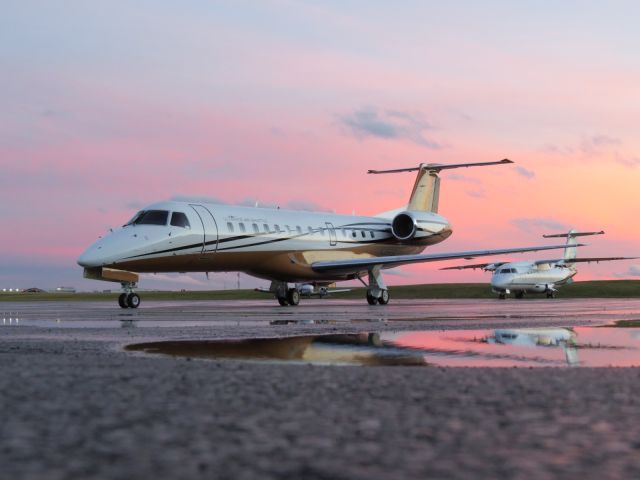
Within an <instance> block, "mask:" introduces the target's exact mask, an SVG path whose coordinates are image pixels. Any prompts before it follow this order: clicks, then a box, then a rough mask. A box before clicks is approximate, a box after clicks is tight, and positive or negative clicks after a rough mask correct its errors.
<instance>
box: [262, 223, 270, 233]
mask: <svg viewBox="0 0 640 480" xmlns="http://www.w3.org/2000/svg"><path fill="white" fill-rule="evenodd" d="M263 227H264V233H269V225H267V224H266V223H265V224H264V225H263Z"/></svg>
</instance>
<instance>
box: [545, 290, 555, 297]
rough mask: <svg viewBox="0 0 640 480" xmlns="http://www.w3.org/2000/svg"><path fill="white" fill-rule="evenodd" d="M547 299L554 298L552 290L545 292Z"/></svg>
mask: <svg viewBox="0 0 640 480" xmlns="http://www.w3.org/2000/svg"><path fill="white" fill-rule="evenodd" d="M547 298H556V292H554V291H553V290H552V291H550V292H547Z"/></svg>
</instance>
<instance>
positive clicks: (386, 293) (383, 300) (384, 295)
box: [378, 290, 389, 305]
mask: <svg viewBox="0 0 640 480" xmlns="http://www.w3.org/2000/svg"><path fill="white" fill-rule="evenodd" d="M378 303H379V304H380V305H386V304H387V303H389V290H382V293H381V294H380V298H378Z"/></svg>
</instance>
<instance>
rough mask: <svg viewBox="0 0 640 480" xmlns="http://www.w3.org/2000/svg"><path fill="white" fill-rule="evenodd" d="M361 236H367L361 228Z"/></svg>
mask: <svg viewBox="0 0 640 480" xmlns="http://www.w3.org/2000/svg"><path fill="white" fill-rule="evenodd" d="M360 236H362V238H365V233H364V230H360Z"/></svg>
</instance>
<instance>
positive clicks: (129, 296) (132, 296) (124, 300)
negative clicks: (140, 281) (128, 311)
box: [118, 282, 140, 308]
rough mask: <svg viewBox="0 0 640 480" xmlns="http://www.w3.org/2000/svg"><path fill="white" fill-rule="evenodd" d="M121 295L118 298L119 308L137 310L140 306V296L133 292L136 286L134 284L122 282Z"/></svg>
mask: <svg viewBox="0 0 640 480" xmlns="http://www.w3.org/2000/svg"><path fill="white" fill-rule="evenodd" d="M121 285H122V289H123V290H124V292H123V293H121V294H120V296H119V297H118V305H120V308H138V307H139V306H140V295H138V294H137V293H135V292H134V291H133V289H134V288H136V287H137V286H138V285H137V284H136V283H135V282H122V283H121Z"/></svg>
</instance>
